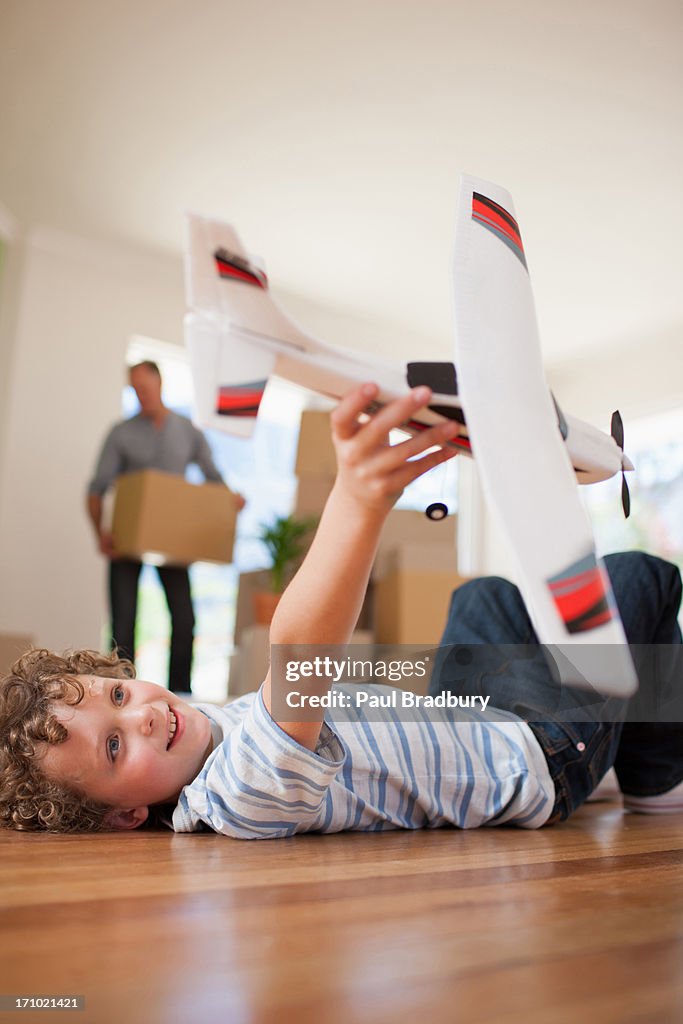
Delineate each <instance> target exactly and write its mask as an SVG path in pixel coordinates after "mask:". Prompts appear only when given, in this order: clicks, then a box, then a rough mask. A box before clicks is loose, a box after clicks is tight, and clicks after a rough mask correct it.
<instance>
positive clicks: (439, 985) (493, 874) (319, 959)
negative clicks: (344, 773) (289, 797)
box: [0, 803, 683, 1024]
mask: <svg viewBox="0 0 683 1024" xmlns="http://www.w3.org/2000/svg"><path fill="white" fill-rule="evenodd" d="M0 873H1V883H0V884H1V889H0V892H1V898H2V904H3V909H2V937H1V942H2V979H1V982H2V983H1V985H0V992H1V993H2V994H4V995H8V994H19V995H26V994H29V993H35V994H38V995H46V994H50V995H58V994H62V995H73V994H80V995H84V996H85V999H86V1009H85V1011H83V1012H73V1013H72V1012H64V1011H60V1012H58V1013H56V1014H55V1013H46V1012H42V1013H36V1012H34V1013H31V1014H27V1013H26V1012H25V1011H21V1012H8V1013H0V1024H1V1022H3V1021H5V1020H7V1021H14V1020H19V1019H27V1020H34V1019H41V1020H43V1021H45V1020H46V1019H48V1020H50V1019H56V1020H59V1021H72V1020H73V1021H78V1022H81V1024H86V1022H94V1024H109V1022H117V1024H127V1022H138V1021H140V1022H145V1024H156V1022H160V1024H161V1022H163V1024H176V1022H179V1024H194V1022H200V1024H203V1022H211V1021H222V1022H226V1024H241V1022H260V1021H268V1022H270V1021H273V1022H275V1021H277V1022H289V1021H300V1022H306V1024H307V1022H309V1021H311V1022H312V1021H317V1022H322V1024H330V1022H334V1024H336V1022H342V1021H343V1022H348V1024H356V1022H360V1024H364V1022H370V1021H372V1022H385V1021H386V1022H404V1021H415V1022H418V1024H422V1022H424V1024H428V1022H429V1024H434V1022H437V1024H438V1022H442V1021H443V1022H448V1024H450V1022H457V1021H465V1022H468V1024H470V1022H471V1024H478V1022H486V1024H489V1022H498V1021H500V1022H506V1024H516V1022H520V1024H522V1022H524V1024H536V1022H538V1024H562V1022H565V1021H566V1022H574V1021H577V1022H578V1021H581V1022H587V1021H588V1022H599V1024H611V1022H614V1024H626V1022H636V1021H637V1022H640V1024H666V1022H676V1024H680V1022H681V1021H683V815H674V816H667V817H660V818H657V817H646V816H640V815H625V814H623V812H622V810H621V808H620V806H618V805H617V804H614V803H611V804H602V805H593V806H588V807H585V808H584V809H582V810H581V811H580V812H579V813H578V814H577V815H576V816H575V817H574V819H573V820H572V821H570V822H567V823H565V824H564V825H561V826H556V827H554V828H549V829H546V830H543V829H541V830H540V831H538V832H524V831H521V830H516V829H512V828H507V829H503V828H494V829H481V830H479V831H476V832H458V831H454V830H453V831H450V830H449V831H439V832H413V833H406V832H401V833H399V832H395V833H387V834H384V835H374V836H371V835H362V834H344V835H338V836H302V837H298V838H295V839H291V840H280V841H275V842H255V843H249V842H239V841H233V840H229V839H224V838H221V837H220V836H215V835H197V836H184V835H173V834H171V833H161V832H159V833H147V834H145V833H140V834H134V833H132V834H120V835H115V836H112V835H106V836H93V837H88V838H84V837H73V838H72V837H66V836H60V837H49V836H22V835H19V834H7V833H6V834H3V835H2V836H0Z"/></svg>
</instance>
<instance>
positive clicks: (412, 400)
mask: <svg viewBox="0 0 683 1024" xmlns="http://www.w3.org/2000/svg"><path fill="white" fill-rule="evenodd" d="M431 397H432V392H431V389H430V388H428V387H425V386H424V385H421V386H420V387H418V388H412V390H411V391H410V392H409V393H408V394H407V395H404V396H403V397H402V398H397V399H395V400H394V401H393V402H390V403H389V404H388V405H385V406H384V408H383V409H380V411H379V412H377V413H375V415H374V416H373V417H372V419H371V420H370V421H369V423H366V424H365V426H364V427H363V441H364V444H365V446H366V447H368V448H371V447H374V446H376V445H377V444H380V443H381V442H383V441H384V440H385V439H386V437H387V435H388V433H389V431H390V430H393V429H394V427H400V426H402V425H403V424H404V423H407V422H408V420H410V419H412V418H413V416H414V415H415V413H416V412H417V411H418V409H423V408H424V406H425V405H427V403H428V402H429V400H430V399H431Z"/></svg>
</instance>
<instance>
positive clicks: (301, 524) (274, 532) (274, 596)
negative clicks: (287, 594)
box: [253, 515, 318, 625]
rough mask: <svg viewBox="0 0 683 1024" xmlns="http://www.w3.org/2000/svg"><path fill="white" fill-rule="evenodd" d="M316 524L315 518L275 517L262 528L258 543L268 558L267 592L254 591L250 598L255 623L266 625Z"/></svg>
mask: <svg viewBox="0 0 683 1024" xmlns="http://www.w3.org/2000/svg"><path fill="white" fill-rule="evenodd" d="M317 522H318V521H317V519H315V518H306V519H297V518H296V517H295V516H291V515H290V516H278V518H277V519H276V520H275V522H273V523H272V524H271V525H269V526H266V525H265V524H264V525H263V526H262V528H261V533H260V534H259V540H261V541H263V543H264V544H265V546H266V548H267V549H268V553H269V555H270V559H271V565H270V582H271V586H270V590H269V591H257V592H256V593H255V594H254V595H253V598H254V617H255V619H256V621H257V622H258V623H259V624H261V625H269V624H270V622H271V620H272V618H273V615H274V613H275V609H276V607H277V604H278V601H279V600H280V597H281V596H282V591H283V590H284V589H285V587H286V585H287V583H288V582H289V579H290V577H291V575H292V573H293V571H294V569H295V568H296V566H297V564H298V563H299V561H300V560H301V558H302V556H303V555H304V553H305V551H306V548H307V547H308V543H307V538H308V535H309V534H310V532H311V530H313V529H314V527H315V526H316V525H317Z"/></svg>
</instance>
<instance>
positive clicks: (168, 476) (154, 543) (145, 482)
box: [112, 469, 237, 565]
mask: <svg viewBox="0 0 683 1024" xmlns="http://www.w3.org/2000/svg"><path fill="white" fill-rule="evenodd" d="M236 522H237V508H236V506H235V500H234V497H233V494H232V492H231V491H229V490H228V488H227V487H224V486H223V485H222V484H217V483H205V484H190V483H187V481H186V480H184V479H183V477H181V476H176V475H174V474H173V473H162V472H161V471H159V470H156V469H145V470H142V471H141V472H138V473H128V474H126V476H122V477H120V478H119V480H118V482H117V485H116V498H115V503H114V518H113V524H112V533H113V535H114V544H115V546H116V550H117V552H118V553H119V554H121V555H127V556H129V557H132V558H143V557H144V556H148V557H149V556H153V558H154V560H155V561H157V562H166V563H168V564H174V565H189V564H190V563H191V562H231V561H232V548H233V543H234V539H235V525H236Z"/></svg>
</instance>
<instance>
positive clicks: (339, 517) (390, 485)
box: [263, 384, 459, 750]
mask: <svg viewBox="0 0 683 1024" xmlns="http://www.w3.org/2000/svg"><path fill="white" fill-rule="evenodd" d="M377 390H378V389H377V387H376V385H374V384H364V385H362V386H361V387H359V388H356V389H355V390H354V391H352V392H351V393H350V394H348V395H347V396H346V397H345V398H344V399H343V400H342V402H340V404H339V406H338V407H337V409H336V410H335V411H334V413H333V414H332V436H333V441H334V446H335V450H336V453H337V478H336V480H335V484H334V487H333V489H332V493H331V494H330V497H329V498H328V501H327V504H326V506H325V510H324V512H323V514H322V517H321V519H320V524H319V526H318V530H317V532H316V535H315V538H314V540H313V543H312V544H311V547H310V550H309V552H308V554H307V555H306V558H305V560H304V562H303V564H302V566H301V568H300V569H299V571H298V572H297V574H296V576H295V577H294V579H293V580H292V582H291V583H290V585H289V586H288V588H287V590H286V591H285V593H284V594H283V596H282V600H281V601H280V603H279V605H278V607H277V611H276V613H275V616H274V618H273V623H272V626H271V631H270V642H271V644H345V643H348V641H349V638H350V636H351V633H352V631H353V629H354V627H355V625H356V622H357V620H358V615H359V613H360V609H361V605H362V602H363V597H364V595H365V591H366V588H367V585H368V579H369V576H370V570H371V568H372V563H373V561H374V558H375V553H376V551H377V544H378V541H379V536H380V533H381V530H382V526H383V524H384V521H385V519H386V517H387V515H388V513H389V511H390V509H391V508H392V506H393V505H394V503H395V501H396V500H397V498H398V497H399V495H400V494H401V492H402V491H403V489H404V488H405V487H406V486H407V485H408V484H409V483H411V482H412V481H413V480H415V479H416V478H417V477H418V476H421V475H422V474H423V473H425V472H427V470H429V469H432V468H433V467H434V466H437V465H439V464H440V463H442V462H445V461H446V460H448V459H450V458H452V457H453V455H455V454H456V451H455V449H454V448H450V447H440V448H439V449H438V450H437V451H434V452H430V453H429V454H428V455H423V456H422V458H420V459H418V460H416V461H412V462H410V461H408V460H409V459H412V458H414V456H416V455H420V454H421V453H423V452H425V451H426V450H427V449H428V448H432V447H434V446H435V445H445V443H446V442H447V441H448V440H450V439H451V438H453V437H455V436H456V435H457V433H458V432H459V427H458V424H457V423H454V422H452V421H449V422H448V423H441V424H439V425H438V426H435V427H430V428H429V429H427V430H424V431H422V432H421V433H420V434H418V435H417V436H415V437H411V438H410V439H409V440H407V441H403V442H401V443H399V444H396V445H391V446H390V445H389V431H390V430H392V429H393V428H394V427H399V426H401V425H402V424H404V423H406V421H408V420H409V419H411V418H412V416H413V415H414V414H415V412H416V411H417V410H418V409H420V408H422V407H424V406H426V405H427V404H428V403H429V400H430V398H431V391H430V390H429V388H426V387H419V388H414V389H413V390H412V391H411V392H410V393H409V394H408V395H406V396H405V397H403V398H400V399H397V400H396V401H394V402H391V403H390V404H389V405H387V406H386V407H385V408H384V409H382V410H381V411H380V412H378V413H376V414H375V415H374V416H372V417H371V418H370V419H369V420H368V421H367V422H366V423H363V424H361V423H359V422H358V417H359V416H360V415H361V414H362V413H363V411H364V410H365V409H366V408H367V406H368V405H369V404H370V402H372V400H373V399H374V398H375V396H376V395H377ZM275 686H278V687H281V688H282V691H284V689H285V687H286V683H285V681H284V679H275V680H273V679H272V678H271V673H270V672H269V673H268V676H267V677H266V681H265V683H264V688H263V699H264V703H265V705H266V708H267V709H268V712H269V713H270V714H272V713H273V712H272V707H273V688H274V687H275ZM281 703H282V702H281V701H279V702H278V706H279V705H280V704H281ZM273 717H274V718H275V721H276V722H277V724H278V725H279V726H280V728H281V729H283V730H284V731H285V732H286V733H288V735H290V736H291V737H292V738H293V739H295V740H296V741H297V742H298V743H300V744H301V745H302V746H305V747H308V748H309V749H311V750H314V749H315V746H316V743H317V740H318V736H319V733H320V727H321V723H322V717H323V712H322V709H321V710H320V715H319V720H318V721H314V722H312V721H310V720H309V721H298V722H290V721H282V720H280V718H278V717H276V716H273ZM307 717H308V718H310V717H313V716H312V714H310V712H309V710H308V709H307Z"/></svg>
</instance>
